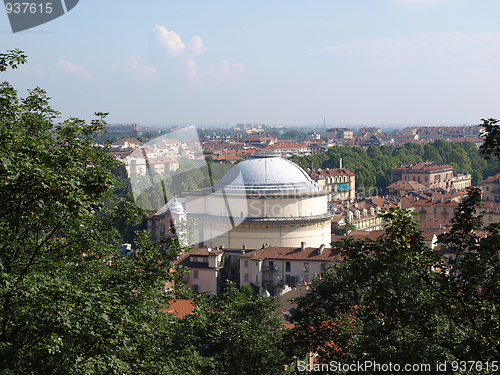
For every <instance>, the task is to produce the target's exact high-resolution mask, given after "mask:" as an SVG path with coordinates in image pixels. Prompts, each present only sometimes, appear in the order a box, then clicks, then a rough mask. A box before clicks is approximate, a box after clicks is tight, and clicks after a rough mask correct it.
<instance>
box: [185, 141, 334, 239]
mask: <svg viewBox="0 0 500 375" xmlns="http://www.w3.org/2000/svg"><path fill="white" fill-rule="evenodd" d="M185 196H186V211H187V213H188V218H189V219H192V220H194V221H196V223H197V225H196V228H195V232H196V233H195V235H196V236H197V243H198V244H199V245H200V246H205V245H206V246H211V247H215V246H223V247H224V248H227V249H242V248H244V247H246V248H249V249H252V248H253V249H258V248H260V247H261V246H262V244H264V243H268V244H270V245H271V246H290V247H293V246H300V243H301V242H303V241H306V242H307V243H309V244H311V245H312V246H320V245H321V244H325V243H326V244H328V243H329V242H330V237H331V227H330V219H331V214H329V213H328V211H327V199H328V192H327V191H325V190H324V189H322V188H321V187H320V186H319V185H318V184H317V183H316V182H314V181H313V180H311V179H310V178H309V176H308V175H307V173H306V172H305V171H304V170H303V169H302V168H300V167H299V166H297V165H296V164H294V163H292V162H291V161H289V160H286V159H283V158H281V156H280V155H279V154H278V155H277V154H276V153H273V152H266V151H261V152H258V153H256V154H254V155H252V156H251V157H250V158H249V159H247V160H245V161H243V162H241V163H239V164H237V165H235V166H234V167H233V168H231V169H230V170H229V171H228V172H227V173H226V175H225V176H224V177H223V178H222V179H221V180H220V181H219V182H217V183H216V184H215V186H213V187H212V188H207V189H199V190H194V191H189V192H186V193H185ZM189 219H188V220H189Z"/></svg>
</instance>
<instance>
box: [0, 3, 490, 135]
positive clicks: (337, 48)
mask: <svg viewBox="0 0 500 375" xmlns="http://www.w3.org/2000/svg"><path fill="white" fill-rule="evenodd" d="M0 45H1V46H2V48H1V50H2V52H4V51H6V50H7V49H12V48H20V49H22V50H24V51H25V52H26V53H27V54H28V59H29V60H28V64H27V65H25V66H23V67H22V68H20V69H18V70H17V71H13V72H8V73H2V77H0V79H1V80H7V81H9V82H12V83H13V84H14V85H15V86H16V88H18V89H19V90H20V91H21V93H23V94H24V93H25V92H26V91H25V89H27V88H33V87H35V86H40V87H42V88H44V89H46V90H47V91H48V94H49V96H50V97H51V98H52V105H53V107H54V108H56V109H57V110H59V111H61V112H62V116H63V118H66V117H80V118H85V119H90V118H91V117H92V114H93V113H94V112H96V111H105V112H109V113H110V115H109V117H108V122H110V123H138V124H143V125H149V124H156V125H157V124H165V125H171V124H195V125H211V124H221V125H223V124H226V122H228V123H229V124H230V125H233V124H237V123H264V124H268V125H309V124H322V122H323V117H325V118H326V122H327V124H328V125H332V126H349V125H415V124H422V125H423V124H425V125H427V124H436V125H440V124H443V125H448V124H476V123H479V122H480V119H481V118H483V117H496V118H498V117H500V113H499V112H500V106H499V104H500V102H499V100H498V99H499V88H500V1H498V0H371V1H368V0H356V1H348V0H311V1H306V0H302V1H294V0H273V1H260V0H253V1H247V2H242V1H234V0H232V1H219V0H214V1H206V0H200V1H193V0H182V1H181V0H177V1H168V0H163V1H161V0H147V1H129V0H120V1H118V0H102V1H90V0H80V2H79V4H78V5H77V6H76V7H75V8H74V9H73V10H72V11H70V12H68V13H67V14H66V15H64V16H62V17H60V18H58V19H56V20H54V21H52V22H50V23H47V24H44V25H41V26H39V27H37V28H34V29H31V30H28V31H24V32H20V33H16V34H12V32H11V31H10V26H9V23H8V18H7V15H6V12H5V11H0Z"/></svg>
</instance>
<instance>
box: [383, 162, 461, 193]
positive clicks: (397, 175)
mask: <svg viewBox="0 0 500 375" xmlns="http://www.w3.org/2000/svg"><path fill="white" fill-rule="evenodd" d="M452 179H453V167H452V166H451V165H448V164H445V163H442V162H435V161H432V162H425V163H412V164H404V165H400V166H398V167H395V168H392V169H391V182H393V183H394V182H396V181H416V182H418V183H420V184H422V185H424V186H425V187H427V188H443V189H451V184H452Z"/></svg>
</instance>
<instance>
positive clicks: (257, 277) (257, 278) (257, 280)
mask: <svg viewBox="0 0 500 375" xmlns="http://www.w3.org/2000/svg"><path fill="white" fill-rule="evenodd" d="M255 282H256V283H258V282H259V275H255Z"/></svg>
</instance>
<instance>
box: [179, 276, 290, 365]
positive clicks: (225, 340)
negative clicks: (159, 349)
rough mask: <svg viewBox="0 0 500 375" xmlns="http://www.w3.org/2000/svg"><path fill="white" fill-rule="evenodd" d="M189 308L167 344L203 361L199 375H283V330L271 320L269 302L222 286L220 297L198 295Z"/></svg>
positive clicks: (272, 305) (245, 290)
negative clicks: (169, 343)
mask: <svg viewBox="0 0 500 375" xmlns="http://www.w3.org/2000/svg"><path fill="white" fill-rule="evenodd" d="M193 303H194V305H195V306H196V309H195V310H194V312H193V314H192V315H186V316H185V317H184V318H183V319H182V321H180V322H179V325H178V327H177V333H176V335H175V336H174V338H173V340H172V342H171V343H172V345H173V347H176V348H180V349H182V350H183V351H185V352H195V353H198V355H199V356H201V358H203V361H202V363H203V366H200V367H199V371H200V373H201V374H205V375H208V374H214V375H215V374H216V375H224V374H228V375H229V374H235V375H236V374H238V375H245V374H248V375H250V374H255V375H265V374H269V375H277V374H281V373H283V371H284V363H285V362H284V353H283V347H282V345H281V343H282V337H283V333H284V328H283V327H282V324H281V321H280V320H279V318H276V317H274V316H273V312H274V310H275V309H276V307H277V302H276V300H275V299H274V298H269V297H263V296H261V295H259V294H256V293H254V292H253V291H252V290H251V288H250V287H247V288H242V290H238V289H236V287H235V286H234V284H232V283H228V287H227V288H226V290H225V291H224V294H223V295H222V296H215V295H209V294H201V295H198V296H197V297H196V298H195V300H194V302H193Z"/></svg>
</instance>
